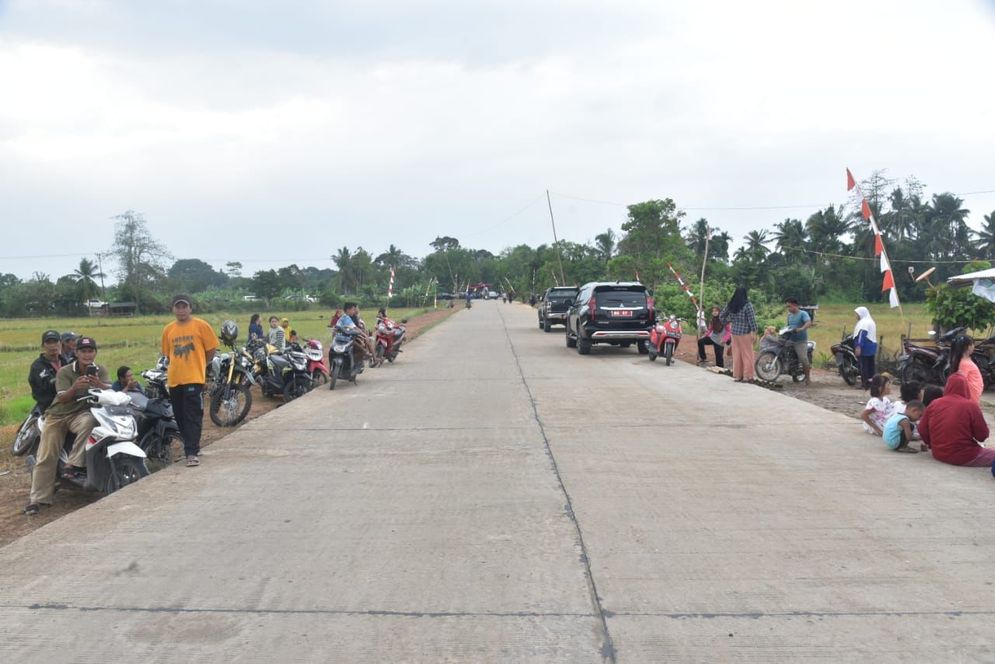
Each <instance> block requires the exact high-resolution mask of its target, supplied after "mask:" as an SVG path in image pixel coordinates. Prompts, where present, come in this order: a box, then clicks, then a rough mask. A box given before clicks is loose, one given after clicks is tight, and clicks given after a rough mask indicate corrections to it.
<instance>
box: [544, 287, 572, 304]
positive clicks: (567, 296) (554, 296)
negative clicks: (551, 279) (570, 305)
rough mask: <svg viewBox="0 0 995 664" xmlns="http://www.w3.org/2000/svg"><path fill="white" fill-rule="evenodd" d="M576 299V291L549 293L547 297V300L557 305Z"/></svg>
mask: <svg viewBox="0 0 995 664" xmlns="http://www.w3.org/2000/svg"><path fill="white" fill-rule="evenodd" d="M575 297H577V290H576V289H570V290H555V291H549V295H547V296H546V299H547V300H548V301H550V302H553V303H556V304H563V303H564V302H572V301H573V299H574V298H575Z"/></svg>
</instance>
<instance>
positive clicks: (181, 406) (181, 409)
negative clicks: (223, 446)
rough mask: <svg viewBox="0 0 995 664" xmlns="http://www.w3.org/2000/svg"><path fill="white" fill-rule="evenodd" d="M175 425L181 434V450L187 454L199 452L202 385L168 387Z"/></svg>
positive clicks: (202, 402)
mask: <svg viewBox="0 0 995 664" xmlns="http://www.w3.org/2000/svg"><path fill="white" fill-rule="evenodd" d="M169 401H170V403H172V404H173V416H174V417H175V418H176V426H178V427H179V428H180V435H181V436H183V451H184V453H185V454H186V455H187V456H197V455H198V454H200V433H201V430H202V429H203V428H204V386H203V385H202V384H198V383H191V384H189V385H177V386H176V387H171V388H169Z"/></svg>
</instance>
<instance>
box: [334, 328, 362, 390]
mask: <svg viewBox="0 0 995 664" xmlns="http://www.w3.org/2000/svg"><path fill="white" fill-rule="evenodd" d="M355 345H356V337H355V336H352V335H348V334H342V333H341V332H337V333H336V335H335V337H334V338H333V339H332V347H331V348H330V349H329V351H328V363H329V364H330V365H331V375H330V377H329V379H328V389H330V390H334V389H335V384H336V383H337V382H338V380H339V379H340V378H342V379H344V380H348V381H349V382H351V383H355V382H356V378H357V377H358V376H359V374H361V373H363V362H362V361H361V360H360V359H359V358H357V357H356V349H355Z"/></svg>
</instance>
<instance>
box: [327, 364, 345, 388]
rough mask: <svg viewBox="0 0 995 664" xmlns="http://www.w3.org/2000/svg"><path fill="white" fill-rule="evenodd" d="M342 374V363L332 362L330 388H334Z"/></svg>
mask: <svg viewBox="0 0 995 664" xmlns="http://www.w3.org/2000/svg"><path fill="white" fill-rule="evenodd" d="M341 374H342V363H341V362H332V371H331V374H330V375H329V377H328V389H330V390H334V389H335V383H336V382H337V381H338V379H339V376H340V375H341Z"/></svg>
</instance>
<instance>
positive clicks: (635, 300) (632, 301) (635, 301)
mask: <svg viewBox="0 0 995 664" xmlns="http://www.w3.org/2000/svg"><path fill="white" fill-rule="evenodd" d="M597 298H598V306H599V307H645V306H646V291H642V290H622V289H620V290H599V291H597Z"/></svg>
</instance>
